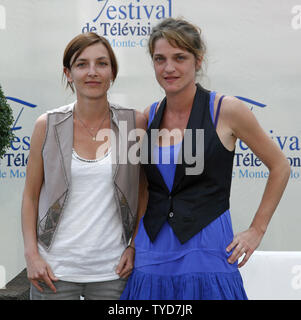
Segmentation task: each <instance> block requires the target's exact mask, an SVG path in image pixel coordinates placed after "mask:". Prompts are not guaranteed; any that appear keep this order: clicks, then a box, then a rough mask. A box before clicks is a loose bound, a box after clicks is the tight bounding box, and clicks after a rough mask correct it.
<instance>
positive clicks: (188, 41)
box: [148, 18, 206, 60]
mask: <svg viewBox="0 0 301 320" xmlns="http://www.w3.org/2000/svg"><path fill="white" fill-rule="evenodd" d="M161 38H164V39H166V40H167V41H168V42H169V44H170V45H171V46H173V47H174V46H176V47H179V48H181V49H184V50H186V51H188V52H190V53H192V54H193V55H194V57H195V58H196V59H200V60H201V59H202V58H203V57H204V55H205V52H206V46H205V43H204V41H203V40H202V39H201V29H200V28H198V27H197V26H195V25H193V24H192V23H190V22H188V21H186V20H184V19H180V18H177V19H175V18H166V19H164V20H163V21H162V22H160V23H159V24H158V25H156V26H155V27H154V28H153V29H152V31H151V34H150V38H149V41H148V49H149V53H150V55H151V57H153V54H154V49H155V44H156V41H157V40H159V39H161Z"/></svg>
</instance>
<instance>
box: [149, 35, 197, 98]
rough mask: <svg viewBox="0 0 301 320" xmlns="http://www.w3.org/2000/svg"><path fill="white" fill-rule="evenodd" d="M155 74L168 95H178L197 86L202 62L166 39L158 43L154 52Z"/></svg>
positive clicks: (161, 39) (159, 40)
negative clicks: (197, 75) (196, 80)
mask: <svg viewBox="0 0 301 320" xmlns="http://www.w3.org/2000/svg"><path fill="white" fill-rule="evenodd" d="M153 63H154V68H155V74H156V78H157V81H158V82H159V84H160V86H161V87H162V88H163V89H164V90H165V93H166V94H176V93H179V92H181V91H183V90H185V89H187V88H189V87H192V86H193V87H194V86H195V76H196V71H197V70H198V69H199V68H200V66H201V61H200V60H197V59H196V58H195V56H194V55H193V54H192V53H190V52H189V51H186V50H184V49H181V48H178V47H174V46H172V45H171V44H170V43H169V42H168V41H167V40H166V39H164V38H160V39H158V40H157V41H156V43H155V46H154V52H153Z"/></svg>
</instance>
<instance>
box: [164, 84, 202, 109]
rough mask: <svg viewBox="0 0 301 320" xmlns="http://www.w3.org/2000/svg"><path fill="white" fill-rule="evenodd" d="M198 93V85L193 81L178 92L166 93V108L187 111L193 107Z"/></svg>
mask: <svg viewBox="0 0 301 320" xmlns="http://www.w3.org/2000/svg"><path fill="white" fill-rule="evenodd" d="M195 93H196V85H195V84H194V83H193V84H191V85H189V86H188V87H186V88H185V89H183V90H182V91H180V92H178V93H171V94H168V93H167V94H166V108H167V109H169V110H172V111H174V112H179V113H183V112H187V111H189V110H190V109H191V108H192V104H193V99H194V96H195Z"/></svg>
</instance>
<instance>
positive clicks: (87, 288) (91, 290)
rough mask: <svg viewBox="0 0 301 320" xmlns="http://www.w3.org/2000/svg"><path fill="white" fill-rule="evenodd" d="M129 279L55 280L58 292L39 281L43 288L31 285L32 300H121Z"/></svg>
mask: <svg viewBox="0 0 301 320" xmlns="http://www.w3.org/2000/svg"><path fill="white" fill-rule="evenodd" d="M126 282H127V280H125V279H117V280H111V281H102V282H89V283H77V282H68V281H62V280H59V281H56V282H53V284H54V286H55V288H56V293H54V292H53V291H52V290H50V288H49V287H48V286H47V285H46V284H45V283H41V282H40V283H39V285H40V287H42V288H43V292H40V291H39V290H38V289H37V288H36V287H35V286H33V285H31V288H30V299H31V300H80V299H81V297H83V298H84V299H85V300H119V298H120V295H121V293H122V291H123V290H124V287H125V285H126Z"/></svg>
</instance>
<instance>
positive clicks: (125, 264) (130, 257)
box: [116, 111, 148, 278]
mask: <svg viewBox="0 0 301 320" xmlns="http://www.w3.org/2000/svg"><path fill="white" fill-rule="evenodd" d="M146 127H147V120H146V117H145V115H144V114H142V113H141V112H139V111H136V128H137V129H143V130H146ZM142 138H143V137H141V140H140V143H141V142H142ZM147 200H148V193H147V180H146V177H145V174H144V171H143V169H142V167H140V176H139V191H138V207H137V218H136V225H135V230H134V233H133V236H132V239H131V242H130V245H129V246H128V247H127V248H126V250H125V251H124V253H123V255H122V257H121V259H120V262H119V264H118V266H117V268H116V272H117V273H118V274H119V276H120V277H122V278H127V277H128V276H129V275H130V274H131V272H132V269H133V267H134V258H135V237H136V235H137V232H138V226H139V222H140V219H141V217H142V216H143V215H144V212H145V209H146V204H147Z"/></svg>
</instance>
